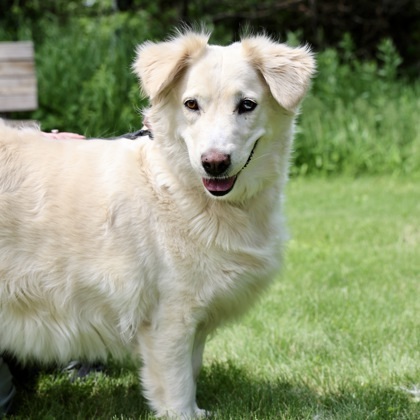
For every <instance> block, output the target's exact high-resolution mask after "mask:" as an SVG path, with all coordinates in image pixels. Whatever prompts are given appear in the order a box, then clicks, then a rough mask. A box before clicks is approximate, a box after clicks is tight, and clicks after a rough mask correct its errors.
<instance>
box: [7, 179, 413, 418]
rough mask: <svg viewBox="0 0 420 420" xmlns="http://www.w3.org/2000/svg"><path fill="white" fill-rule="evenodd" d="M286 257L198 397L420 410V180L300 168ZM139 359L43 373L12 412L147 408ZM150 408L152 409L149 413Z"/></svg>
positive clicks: (253, 414)
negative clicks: (92, 372)
mask: <svg viewBox="0 0 420 420" xmlns="http://www.w3.org/2000/svg"><path fill="white" fill-rule="evenodd" d="M286 212H287V216H288V220H289V223H288V225H289V228H290V236H291V239H290V241H289V243H288V246H287V251H286V257H285V267H284V270H283V272H282V273H281V274H279V276H278V278H277V280H276V282H275V284H274V285H273V287H272V288H271V289H270V291H269V292H268V293H267V294H266V295H265V296H264V298H263V299H262V301H261V302H260V303H259V304H258V305H257V306H256V307H255V308H254V309H253V310H252V311H251V313H249V314H248V315H247V316H246V317H245V318H244V319H242V320H241V321H240V322H239V323H237V324H234V325H232V326H229V327H227V328H225V329H223V330H220V331H219V332H218V333H217V334H216V335H215V337H213V338H212V340H211V341H210V342H209V343H208V346H207V349H206V353H205V360H204V365H205V367H204V370H203V372H202V375H201V378H200V382H199V389H198V402H199V405H201V406H202V407H203V408H206V409H209V410H212V411H213V412H214V413H215V414H216V416H215V417H216V418H219V419H312V420H315V419H316V420H324V419H340V420H341V419H349V420H350V419H352V420H353V419H378V420H379V419H392V420H394V419H413V420H414V419H419V418H420V317H419V313H420V292H419V290H420V188H419V182H418V181H413V180H409V179H401V178H396V179H392V178H385V177H381V178H361V179H350V178H342V177H341V178H337V179H333V178H327V179H322V178H299V179H293V180H292V181H291V182H290V183H289V186H288V188H287V203H286ZM139 392H140V386H139V382H138V379H137V375H136V372H135V369H134V367H133V366H132V365H131V364H129V363H127V364H125V365H118V364H114V363H111V364H110V365H109V367H108V371H107V373H105V374H98V375H96V376H91V377H89V378H88V379H87V380H85V381H76V382H74V383H72V382H70V381H69V379H68V377H67V375H65V374H57V373H53V374H47V373H44V374H42V375H41V376H40V378H39V379H38V381H37V382H36V383H35V384H34V386H33V387H31V389H30V390H27V391H24V392H22V393H21V394H20V397H19V399H18V400H17V401H16V402H17V403H18V404H20V406H19V408H18V409H17V410H16V414H15V416H14V418H31V419H37V418H42V419H47V418H49V419H59V418H63V419H64V418H65V419H69V418H71V419H85V418H103V419H134V418H149V414H148V410H147V408H146V404H145V402H144V400H143V398H141V397H139ZM150 417H151V416H150Z"/></svg>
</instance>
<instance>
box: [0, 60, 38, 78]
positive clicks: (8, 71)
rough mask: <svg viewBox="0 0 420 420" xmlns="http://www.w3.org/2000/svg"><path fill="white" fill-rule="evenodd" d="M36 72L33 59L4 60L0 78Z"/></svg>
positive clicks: (1, 63) (0, 66) (0, 63)
mask: <svg viewBox="0 0 420 420" xmlns="http://www.w3.org/2000/svg"><path fill="white" fill-rule="evenodd" d="M31 74H35V64H34V62H33V61H2V62H0V78H3V77H16V76H19V75H31Z"/></svg>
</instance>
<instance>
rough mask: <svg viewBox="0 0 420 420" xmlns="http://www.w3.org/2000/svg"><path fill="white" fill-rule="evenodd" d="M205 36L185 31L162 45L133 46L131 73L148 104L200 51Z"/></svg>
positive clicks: (204, 43) (205, 41) (206, 40)
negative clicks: (134, 47)
mask: <svg viewBox="0 0 420 420" xmlns="http://www.w3.org/2000/svg"><path fill="white" fill-rule="evenodd" d="M209 37H210V35H209V34H206V33H204V32H201V33H196V32H185V33H181V34H179V35H178V36H176V37H175V38H172V39H170V40H169V41H166V42H159V43H154V42H145V43H144V44H141V45H139V46H138V47H137V58H136V60H135V62H134V64H133V70H134V72H135V73H136V74H137V76H138V77H139V79H140V84H141V87H142V90H143V92H144V93H145V94H146V95H147V96H148V97H149V98H150V100H151V101H152V102H153V101H154V100H155V99H157V98H158V97H159V96H160V95H161V94H162V93H163V92H164V91H165V89H166V88H167V87H168V86H169V85H170V84H171V83H172V82H173V81H174V80H175V79H176V78H177V76H179V74H180V73H181V72H182V70H184V69H185V68H186V67H187V66H188V65H189V64H190V63H191V62H192V61H194V60H195V59H196V58H198V57H199V56H200V55H201V54H202V53H203V52H204V50H205V48H206V46H207V43H208V40H209Z"/></svg>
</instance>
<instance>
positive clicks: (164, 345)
mask: <svg viewBox="0 0 420 420" xmlns="http://www.w3.org/2000/svg"><path fill="white" fill-rule="evenodd" d="M207 41H208V37H207V36H206V35H204V34H197V33H184V34H180V35H179V36H178V37H176V38H174V39H171V40H169V41H167V42H164V43H157V44H154V43H146V44H144V45H141V46H140V47H139V48H138V57H137V60H136V62H135V64H134V69H135V71H136V73H137V74H138V75H139V77H140V80H141V85H142V88H143V91H144V92H145V93H146V94H147V96H148V97H149V98H150V103H151V107H150V109H149V110H148V113H147V118H148V121H149V124H150V125H151V127H152V130H153V135H154V139H153V140H149V139H148V138H143V139H140V140H137V141H130V140H119V141H104V140H94V141H80V140H79V141H78V140H63V141H58V140H49V139H45V138H43V137H42V136H41V135H40V133H39V132H38V131H36V130H17V129H12V128H8V127H6V126H4V125H0V352H1V351H4V350H7V351H8V352H11V353H13V354H15V355H16V356H17V357H18V358H19V359H21V360H23V361H26V360H31V359H36V360H38V361H42V362H58V363H66V362H68V361H69V360H71V359H74V358H79V359H86V360H97V359H98V358H101V359H106V358H107V356H108V355H112V356H113V357H116V358H119V357H123V356H124V355H126V354H127V353H131V354H133V355H134V356H135V357H139V358H141V359H142V361H143V364H142V366H143V367H142V371H141V378H142V383H143V387H144V391H145V395H146V397H147V398H148V400H149V402H150V405H151V407H152V408H153V409H154V410H155V412H156V413H157V415H160V416H173V417H185V418H190V417H194V416H201V415H203V414H204V412H203V411H202V410H199V409H198V407H197V405H196V402H195V393H196V379H197V376H198V374H199V371H200V367H201V363H202V353H203V349H204V343H205V339H206V337H207V336H208V334H209V333H211V332H212V331H213V330H214V329H215V328H216V327H217V326H219V325H220V324H222V323H223V322H225V321H227V320H229V319H232V318H234V317H237V316H238V315H240V314H242V313H243V312H244V311H246V310H247V309H248V308H249V306H250V305H251V304H252V303H253V302H254V301H255V300H256V299H257V298H258V296H259V295H260V293H261V291H263V290H264V289H265V288H266V287H267V286H268V285H269V283H270V282H271V280H272V278H273V276H274V275H275V274H276V273H277V272H278V270H279V267H280V262H281V250H282V246H283V241H284V237H285V233H284V227H283V222H282V210H281V197H282V193H283V188H284V184H285V182H286V179H287V167H288V160H289V154H290V148H291V141H292V134H293V121H294V117H295V114H296V110H297V107H298V105H299V102H300V101H301V99H302V98H303V96H304V94H305V92H306V89H307V87H308V84H309V80H310V77H311V74H312V72H313V70H314V61H313V58H312V56H311V54H310V52H309V51H308V50H307V49H305V48H297V49H292V48H289V47H287V46H285V45H283V44H278V43H275V42H273V41H271V40H270V39H268V38H266V37H264V36H256V37H249V38H246V39H243V40H242V42H241V43H236V44H233V45H230V46H228V47H220V46H210V45H208V43H207ZM244 98H246V99H250V100H252V101H254V102H255V103H256V104H257V106H256V108H255V109H254V110H253V111H250V112H245V113H239V112H238V103H240V101H241V100H243V99H244ZM192 99H193V100H195V101H197V103H198V105H199V110H191V109H188V108H187V107H186V106H185V105H184V103H185V102H186V101H187V100H192ZM253 148H254V149H255V150H254V153H253V156H252V158H251V159H250V161H249V162H248V160H249V157H250V155H251V154H252V150H253ZM209 150H210V151H215V150H216V151H218V152H220V153H224V154H229V156H231V165H230V167H229V169H228V170H227V173H226V174H225V176H226V177H228V176H235V175H237V179H236V183H235V185H234V187H233V189H232V191H230V192H229V193H228V194H226V195H224V196H222V197H215V196H213V195H212V194H211V193H209V191H207V190H206V188H204V186H203V180H202V178H206V177H208V175H207V174H206V173H205V171H204V169H203V166H202V162H201V156H202V155H203V154H205V153H207V152H208V151H209ZM247 162H248V164H247Z"/></svg>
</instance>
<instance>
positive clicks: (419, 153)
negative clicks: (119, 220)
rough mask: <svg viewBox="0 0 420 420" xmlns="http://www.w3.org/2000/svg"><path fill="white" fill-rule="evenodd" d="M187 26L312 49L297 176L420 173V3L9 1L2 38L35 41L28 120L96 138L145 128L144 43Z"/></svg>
mask: <svg viewBox="0 0 420 420" xmlns="http://www.w3.org/2000/svg"><path fill="white" fill-rule="evenodd" d="M181 21H183V22H186V23H189V22H190V23H193V22H204V23H205V24H206V25H207V26H208V27H209V29H211V30H213V42H220V43H227V42H230V41H232V40H234V39H236V38H237V37H238V33H239V32H240V28H241V27H243V26H244V25H246V24H249V25H250V26H251V27H253V28H255V29H256V30H259V29H262V28H263V29H264V30H266V31H267V32H269V33H272V34H273V35H275V36H276V37H280V38H281V39H282V40H284V41H288V42H289V43H291V44H299V43H309V44H311V45H312V46H313V48H314V50H315V51H316V52H317V59H318V75H317V77H316V78H315V80H314V83H313V89H312V91H311V94H310V95H309V97H308V98H307V100H306V101H305V103H304V105H303V112H302V117H301V119H300V121H299V127H300V129H299V133H298V135H297V138H296V143H295V144H296V150H295V155H294V165H293V170H292V171H293V173H298V174H308V173H320V172H321V173H324V174H330V173H343V172H344V173H348V174H353V175H359V174H363V173H374V174H381V173H398V174H413V173H419V172H420V128H419V127H420V124H418V121H417V120H418V110H419V109H420V81H419V79H418V72H419V69H420V61H419V60H420V52H419V49H418V45H419V42H420V24H419V22H420V6H419V3H418V2H416V1H411V0H401V1H399V2H379V3H378V2H365V1H364V0H354V1H345V0H339V1H328V0H327V1H317V0H305V1H303V0H269V1H267V2H259V1H256V0H243V1H241V2H238V1H235V0H229V1H223V2H220V1H217V2H216V1H212V0H206V1H198V0H178V1H172V0H171V1H168V0H156V1H153V2H150V1H146V0H119V1H111V0H96V1H95V0H85V1H64V0H57V1H55V0H45V1H42V2H40V1H37V0H0V40H16V39H33V40H34V42H35V49H36V63H37V74H38V83H39V103H40V106H39V109H38V110H37V111H35V112H32V113H29V114H28V113H26V114H24V115H23V117H24V118H33V119H36V120H38V121H40V122H41V124H42V128H43V129H45V130H49V129H52V128H59V129H61V130H74V131H77V132H81V133H84V134H87V135H88V136H94V137H97V136H112V135H115V134H122V133H125V132H127V131H129V130H132V129H135V128H138V127H139V126H140V124H141V118H140V113H139V109H141V108H142V107H144V106H146V103H145V101H144V100H142V99H141V98H140V96H139V90H138V86H137V80H136V79H135V77H134V75H133V74H132V73H131V68H130V67H131V63H132V61H133V58H134V50H135V46H136V45H137V44H139V43H141V42H143V41H144V40H146V39H154V40H159V39H163V38H165V37H166V36H167V35H168V34H169V33H170V32H171V31H172V29H173V28H174V27H175V26H177V25H179V24H180V22H181ZM12 117H17V118H20V117H22V115H21V114H13V115H12Z"/></svg>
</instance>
